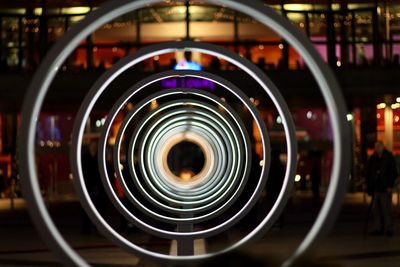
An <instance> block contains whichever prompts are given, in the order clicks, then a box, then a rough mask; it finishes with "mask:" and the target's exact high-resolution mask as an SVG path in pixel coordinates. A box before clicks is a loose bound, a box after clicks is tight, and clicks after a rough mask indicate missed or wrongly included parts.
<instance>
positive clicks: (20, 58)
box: [18, 16, 24, 71]
mask: <svg viewBox="0 0 400 267" xmlns="http://www.w3.org/2000/svg"><path fill="white" fill-rule="evenodd" d="M22 18H23V17H22V16H20V17H18V70H19V71H22V67H23V66H22V65H23V64H22V62H23V60H24V50H23V47H22V34H23V29H22V28H23V24H22Z"/></svg>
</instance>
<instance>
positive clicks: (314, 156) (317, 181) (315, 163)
mask: <svg viewBox="0 0 400 267" xmlns="http://www.w3.org/2000/svg"><path fill="white" fill-rule="evenodd" d="M310 158H311V170H310V179H311V190H312V194H313V200H314V201H316V202H319V201H320V192H319V188H320V186H321V160H320V158H321V155H320V153H318V152H313V153H311V155H310Z"/></svg>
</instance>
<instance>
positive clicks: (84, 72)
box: [0, 0, 400, 197]
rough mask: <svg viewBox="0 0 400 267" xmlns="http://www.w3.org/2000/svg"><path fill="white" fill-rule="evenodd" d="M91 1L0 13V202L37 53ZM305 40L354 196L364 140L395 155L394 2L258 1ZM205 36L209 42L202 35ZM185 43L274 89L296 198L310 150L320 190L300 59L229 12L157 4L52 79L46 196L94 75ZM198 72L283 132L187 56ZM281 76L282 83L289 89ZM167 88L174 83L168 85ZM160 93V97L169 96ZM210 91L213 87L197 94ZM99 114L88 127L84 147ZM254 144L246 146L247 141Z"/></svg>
mask: <svg viewBox="0 0 400 267" xmlns="http://www.w3.org/2000/svg"><path fill="white" fill-rule="evenodd" d="M102 2H104V1H102V0H73V1H60V0H14V1H1V2H0V44H1V47H0V170H1V171H0V174H1V175H2V176H3V178H4V186H3V187H0V188H2V189H3V190H2V191H3V192H2V195H3V196H8V195H10V194H14V193H15V192H16V193H18V173H17V169H16V164H17V162H16V161H15V155H16V138H17V135H18V126H19V120H20V108H21V104H22V101H23V96H24V94H25V91H26V88H27V86H28V85H29V81H30V79H31V77H32V75H33V73H34V71H35V70H36V68H37V66H38V65H39V64H40V62H41V60H42V59H43V57H44V56H45V55H46V52H47V51H48V50H49V49H50V48H51V46H52V45H53V44H54V43H55V42H56V41H57V40H58V39H59V38H60V37H62V36H63V35H64V33H65V32H67V31H68V30H69V29H70V28H71V27H72V26H74V25H75V24H76V23H78V22H79V21H80V20H82V19H83V18H84V17H85V16H86V15H87V14H88V13H90V12H91V11H92V10H94V9H96V8H97V7H98V6H99V5H100V4H102ZM264 2H265V4H266V5H268V6H270V7H272V8H273V9H275V10H276V11H277V12H279V13H281V14H282V16H285V17H287V18H288V19H289V20H290V21H291V22H292V23H293V24H295V25H296V26H297V27H298V28H299V29H300V30H301V31H304V33H305V34H306V35H307V36H308V37H309V39H310V41H311V42H312V43H313V44H314V46H315V48H316V49H317V51H318V52H319V53H320V55H321V57H322V58H323V59H324V60H325V61H326V62H327V63H328V64H329V65H330V66H331V67H332V68H333V69H334V71H335V73H336V75H337V77H338V79H339V82H340V84H341V85H342V90H343V94H344V95H345V98H346V101H347V105H348V110H349V113H348V115H347V119H348V121H349V123H351V124H352V126H353V141H354V142H353V148H354V149H353V163H354V164H353V170H352V175H351V177H350V179H351V183H350V188H349V190H352V191H363V190H364V187H363V166H364V164H365V162H366V159H367V157H368V155H369V154H370V153H372V148H373V143H374V141H375V140H377V139H379V140H383V141H384V142H385V144H386V147H387V148H388V149H389V150H391V151H393V153H394V154H395V155H399V154H400V90H399V86H400V85H399V84H400V1H388V0H383V1H378V0H322V1H316V0H308V1H307V0H286V1H285V0H264ZM209 27H212V29H213V30H212V31H210V30H207V29H209ZM185 39H187V40H194V41H204V42H210V43H214V44H217V45H220V46H223V47H226V48H228V49H229V50H232V51H235V52H237V53H239V54H240V55H242V56H243V57H246V58H248V59H249V60H251V61H252V62H253V63H255V64H257V65H258V66H259V67H260V68H262V69H263V70H265V72H266V73H267V75H268V76H269V77H271V79H272V80H273V81H274V82H275V83H276V84H277V85H278V88H279V89H280V90H281V91H282V93H283V94H284V96H285V98H286V100H287V102H288V104H289V106H290V108H291V110H292V112H293V118H294V120H295V123H296V126H297V136H298V140H299V144H300V155H299V161H300V164H299V166H300V167H299V174H298V177H297V179H296V180H297V182H299V188H302V189H307V188H310V187H309V186H308V185H307V184H308V183H309V177H310V175H309V173H310V169H309V168H310V167H309V166H308V165H310V164H308V160H309V157H307V155H309V153H310V151H312V152H315V153H317V155H319V156H320V157H319V158H320V160H321V166H322V167H321V173H322V185H327V183H328V182H329V180H328V179H329V171H330V166H331V162H332V145H331V143H332V135H331V130H330V122H329V116H328V114H327V110H326V107H325V104H324V102H323V100H322V98H321V96H318V94H316V93H315V92H317V86H316V84H315V81H314V80H313V78H312V76H311V74H310V72H309V71H308V70H307V67H306V66H305V65H304V63H303V59H302V58H301V56H300V55H299V54H297V53H296V51H295V50H294V49H292V47H291V46H290V45H288V44H287V43H286V42H285V41H283V40H282V39H281V38H280V36H279V35H277V34H276V33H275V32H273V31H272V30H271V29H268V28H266V27H264V26H262V25H261V24H259V23H258V22H256V21H254V20H253V19H252V18H250V17H247V16H244V15H242V14H240V13H238V12H235V11H232V10H229V9H226V8H223V7H215V6H211V5H205V4H199V3H198V2H197V1H193V2H192V1H189V2H186V3H185V2H180V3H178V4H177V3H175V1H167V0H166V1H165V3H164V4H162V5H159V6H151V7H148V8H145V9H141V10H139V11H137V12H134V13H131V14H128V15H126V16H123V17H122V18H119V19H118V20H115V21H112V22H110V23H107V24H105V25H103V26H102V27H101V28H100V29H98V30H97V31H96V32H95V33H94V34H92V35H90V36H88V37H87V38H86V40H84V41H82V43H81V44H80V45H79V47H78V48H77V49H76V50H75V51H74V53H73V54H72V55H71V56H70V57H69V59H68V60H67V61H66V62H65V64H64V65H63V67H62V70H61V73H60V74H59V75H58V76H57V78H56V80H55V82H54V86H55V87H56V90H54V92H52V93H51V94H50V96H49V99H50V100H51V99H60V98H61V99H63V102H62V103H61V104H60V103H59V102H58V103H56V104H52V101H48V102H49V103H48V104H46V105H45V107H44V110H43V112H42V114H41V117H40V118H39V123H38V129H37V147H38V165H39V172H40V174H39V175H40V176H41V177H43V181H41V184H42V186H43V190H44V191H46V192H45V193H46V195H47V196H50V197H57V196H63V195H67V194H69V192H70V190H72V185H71V184H72V183H71V176H70V173H69V167H68V166H69V163H68V142H69V138H70V132H71V127H72V123H73V119H74V115H75V113H74V112H76V109H74V108H73V107H74V105H73V104H75V105H76V104H77V103H78V102H79V101H80V99H81V97H82V96H83V95H84V94H85V93H86V92H87V90H88V89H89V88H88V87H89V86H90V85H91V84H92V82H93V81H94V80H95V79H96V78H98V76H99V75H100V73H101V72H102V71H104V70H106V69H108V68H110V67H111V66H112V65H113V64H114V63H115V62H116V61H118V60H119V59H120V58H122V57H124V56H126V55H127V54H129V53H134V52H135V51H137V50H138V49H140V47H142V46H146V45H149V44H154V43H159V42H165V41H176V40H185ZM183 56H184V55H183V53H179V52H177V53H171V54H168V55H165V56H162V57H154V58H153V59H152V60H147V61H146V62H144V63H143V64H141V65H140V67H137V68H135V69H134V70H132V73H133V74H134V76H135V77H137V78H136V79H137V80H139V79H140V77H144V76H147V75H148V74H149V73H151V72H156V71H159V70H166V69H172V68H173V67H174V66H175V65H176V64H177V62H179V61H180V60H181V59H182V58H183ZM193 60H194V61H196V62H198V63H199V64H200V65H201V66H202V68H203V69H204V70H213V71H215V72H218V73H220V75H221V76H223V77H226V78H228V79H230V80H232V81H235V83H236V84H237V85H238V86H239V87H240V88H242V90H246V92H247V93H248V95H253V98H252V99H251V100H252V101H253V102H254V103H255V104H256V105H257V106H259V108H260V110H261V112H262V115H263V117H264V119H265V121H266V123H267V126H268V128H269V129H270V132H271V136H273V137H274V139H273V140H274V142H275V143H277V144H278V145H279V142H280V140H283V137H284V132H283V130H282V127H280V124H281V123H282V120H281V118H280V117H279V116H277V115H276V112H273V111H271V110H270V109H269V107H268V105H264V103H263V99H262V98H261V96H259V95H258V93H257V91H254V92H253V91H252V90H253V89H252V88H251V86H248V84H247V83H246V82H245V81H242V80H241V78H240V73H239V71H238V70H236V69H235V68H234V67H233V66H231V65H229V64H228V63H227V62H225V61H224V60H218V59H212V58H211V57H210V56H207V55H202V54H193ZM287 77H290V79H288V78H287ZM171 82H172V83H173V81H171ZM170 85H171V83H168V82H165V83H163V84H162V86H164V87H166V88H168V87H169V86H170ZM203 86H205V87H207V88H208V89H209V90H212V88H213V85H212V84H211V85H210V84H209V85H203ZM105 115H106V113H104V112H103V113H102V112H101V111H100V112H98V114H97V115H93V116H92V117H91V118H90V122H89V124H88V126H87V130H88V131H87V132H88V133H87V134H88V136H89V137H90V135H91V134H92V135H93V136H95V135H96V134H97V132H98V129H99V127H100V126H101V125H102V123H104V116H105ZM253 138H254V139H255V140H257V136H254V137H253Z"/></svg>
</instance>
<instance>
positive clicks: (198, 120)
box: [129, 110, 250, 205]
mask: <svg viewBox="0 0 400 267" xmlns="http://www.w3.org/2000/svg"><path fill="white" fill-rule="evenodd" d="M174 113H175V114H179V113H181V114H182V115H181V117H182V116H184V117H185V118H183V119H186V120H192V119H194V121H192V122H191V123H192V125H193V127H194V128H193V130H196V131H197V130H198V128H199V127H203V128H204V130H205V131H209V132H210V133H213V135H215V136H216V137H217V140H221V139H220V138H218V134H217V132H215V131H219V135H223V134H224V132H223V131H221V130H220V129H218V128H214V129H212V128H210V126H206V123H208V122H209V120H210V119H211V118H208V119H209V120H207V118H202V117H198V115H197V114H195V115H191V116H188V115H187V114H185V113H184V110H182V111H180V112H179V110H178V111H176V112H174ZM205 115H207V114H204V115H203V116H205ZM166 118H169V116H168V117H167V116H166V117H164V118H163V119H166ZM179 119H181V120H182V118H180V117H178V118H175V119H173V120H171V123H178V122H179ZM212 120H213V119H212ZM168 122H170V121H168ZM215 122H216V123H218V121H215ZM164 124H167V123H164ZM180 125H181V126H185V125H187V122H181V123H180ZM221 125H223V124H222V123H221ZM214 127H215V125H214ZM152 128H154V126H152ZM172 130H173V128H172V129H171V127H167V128H165V130H163V131H162V132H161V133H159V134H158V136H160V135H161V134H165V135H164V136H162V138H163V139H165V138H166V137H167V136H169V135H170V134H171V133H170V132H168V131H172ZM231 130H232V129H231ZM224 131H226V130H225V129H224ZM232 131H233V130H232ZM225 134H229V132H225ZM242 134H243V135H242V136H243V137H244V136H245V133H243V132H242ZM236 136H237V134H236ZM146 139H147V135H146V136H145V139H144V141H143V142H142V145H141V147H142V149H141V157H142V158H143V156H144V155H143V152H144V149H143V145H144V144H145V142H146ZM223 139H224V140H225V141H221V142H215V138H210V141H211V143H212V144H213V147H217V148H218V147H219V146H221V144H224V143H225V144H227V145H228V143H229V140H227V139H226V138H223ZM246 139H248V138H246ZM134 141H135V138H133V139H132V142H134ZM244 141H245V140H244ZM155 142H157V144H158V143H159V142H158V141H157V139H156V140H155ZM247 142H248V141H247ZM211 143H210V144H211ZM248 143H249V142H248ZM132 145H133V143H132ZM231 145H233V143H231ZM236 145H239V143H236ZM155 148H156V147H155V146H154V144H152V143H151V144H150V147H149V151H148V152H149V153H147V155H148V156H147V157H146V158H147V160H144V159H143V161H144V163H147V162H149V158H150V157H149V156H150V155H157V154H156V152H155V151H154V149H155ZM228 148H229V147H228ZM238 148H239V147H238ZM221 150H222V149H221ZM236 150H239V149H236ZM246 150H247V151H248V150H249V145H247V149H246ZM129 151H131V152H132V151H133V149H132V148H130V149H129ZM222 153H223V155H222V157H221V158H220V159H222V160H224V159H225V158H227V157H228V161H230V158H231V154H235V153H234V152H233V151H227V153H224V151H222ZM224 155H227V156H224ZM244 156H245V157H247V155H244ZM131 157H132V155H131ZM235 158H236V157H234V159H233V160H235ZM238 158H240V156H239V157H238ZM238 164H239V166H241V164H240V163H238ZM145 165H146V164H143V165H141V167H144V166H145ZM149 165H150V166H154V164H147V166H149ZM246 165H250V164H249V163H246ZM131 166H132V165H130V167H131ZM224 167H225V170H226V169H233V168H234V166H232V164H231V165H230V166H224ZM141 170H142V173H145V170H144V169H143V168H141ZM152 170H153V171H152ZM150 171H151V173H152V174H153V175H152V177H154V178H156V180H159V181H160V180H161V183H162V179H159V176H158V175H156V172H157V171H156V170H155V168H154V167H153V168H150ZM238 172H239V171H236V173H238ZM215 173H216V172H215V171H214V172H213V173H212V176H213V177H214V178H215V179H216V180H217V181H219V180H226V182H229V181H230V180H231V179H230V178H228V177H225V175H223V177H221V176H220V175H218V174H215ZM218 173H225V174H227V172H223V171H222V170H220V171H219V172H218ZM134 175H135V174H134ZM146 177H148V176H146ZM224 177H225V178H224ZM208 178H210V177H208ZM146 180H147V181H149V179H148V178H147V179H146ZM244 185H245V183H243V186H244ZM210 186H214V188H212V191H211V192H210V191H209V190H210V188H209V187H210ZM160 189H162V190H163V189H164V188H163V187H162V186H161V188H160ZM170 189H173V190H179V189H177V188H170ZM199 189H200V190H201V191H202V192H201V193H203V192H204V194H201V195H200V196H198V198H200V199H201V201H200V203H202V202H207V201H208V199H207V195H210V194H211V193H213V192H215V191H217V190H218V189H219V187H218V186H215V185H214V183H212V184H209V186H208V187H207V188H203V187H201V188H199ZM207 190H208V191H207ZM193 191H194V192H193ZM197 191H198V190H188V191H187V193H186V194H184V195H192V194H191V193H196V192H197ZM165 192H166V193H167V194H168V195H170V196H171V197H174V196H176V197H179V196H181V195H180V194H179V193H180V192H177V194H176V195H174V194H171V193H170V192H169V191H168V190H167V191H165ZM182 193H183V192H182ZM219 193H221V191H219ZM217 194H218V193H217ZM184 195H183V196H182V197H183V198H184V200H185V201H189V203H188V204H189V205H196V204H197V203H193V202H190V201H191V200H192V198H188V197H184ZM176 204H183V205H185V204H184V203H176Z"/></svg>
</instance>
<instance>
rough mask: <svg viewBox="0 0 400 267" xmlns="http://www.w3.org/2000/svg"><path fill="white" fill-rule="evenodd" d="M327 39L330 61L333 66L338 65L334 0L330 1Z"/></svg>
mask: <svg viewBox="0 0 400 267" xmlns="http://www.w3.org/2000/svg"><path fill="white" fill-rule="evenodd" d="M328 5H329V6H328V14H327V17H326V18H327V19H326V24H327V40H328V62H329V64H330V65H331V66H336V40H335V26H334V24H335V17H334V14H333V10H332V0H329V1H328Z"/></svg>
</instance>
